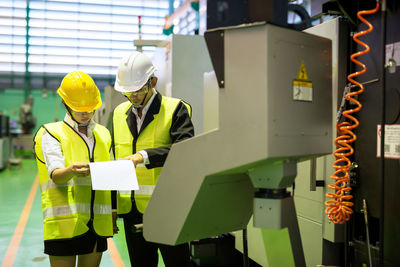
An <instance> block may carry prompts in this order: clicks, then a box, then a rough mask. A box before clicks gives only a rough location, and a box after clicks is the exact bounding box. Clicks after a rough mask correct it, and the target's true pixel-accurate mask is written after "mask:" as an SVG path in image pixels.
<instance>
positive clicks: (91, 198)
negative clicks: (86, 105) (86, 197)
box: [63, 121, 96, 231]
mask: <svg viewBox="0 0 400 267" xmlns="http://www.w3.org/2000/svg"><path fill="white" fill-rule="evenodd" d="M63 122H64V123H65V124H66V125H67V126H68V127H69V128H71V129H72V131H74V132H75V133H76V134H77V135H78V136H79V137H80V138H81V139H82V141H83V143H84V144H85V145H86V148H87V151H88V154H89V161H90V162H94V148H95V147H96V136H95V134H94V129H93V133H92V134H93V140H94V142H93V150H92V156H90V149H89V146H88V144H87V143H86V142H85V139H83V137H82V136H81V135H80V134H79V133H78V132H77V131H75V129H74V128H73V127H71V125H69V124H68V123H66V122H65V121H63ZM94 197H95V191H94V190H93V189H92V192H91V197H90V219H89V223H88V225H90V224H92V225H93V217H94V214H93V206H94ZM93 231H94V228H93Z"/></svg>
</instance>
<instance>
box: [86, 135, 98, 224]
mask: <svg viewBox="0 0 400 267" xmlns="http://www.w3.org/2000/svg"><path fill="white" fill-rule="evenodd" d="M92 134H93V141H94V142H93V150H92V156H90V152H89V159H90V162H94V148H95V147H96V136H95V134H94V131H93V133H92ZM85 143H86V142H85ZM86 146H87V144H86ZM87 147H88V151H89V146H87ZM95 194H96V191H94V190H93V189H92V196H91V199H90V220H91V221H93V217H94V211H93V208H94V197H95ZM93 230H94V228H93Z"/></svg>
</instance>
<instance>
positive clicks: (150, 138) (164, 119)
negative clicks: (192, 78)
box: [113, 96, 190, 214]
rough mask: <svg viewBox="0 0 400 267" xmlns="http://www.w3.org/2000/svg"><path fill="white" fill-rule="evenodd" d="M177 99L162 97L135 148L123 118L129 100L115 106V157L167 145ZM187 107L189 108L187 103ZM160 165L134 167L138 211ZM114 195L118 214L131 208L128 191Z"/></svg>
mask: <svg viewBox="0 0 400 267" xmlns="http://www.w3.org/2000/svg"><path fill="white" fill-rule="evenodd" d="M180 102H181V100H180V99H176V98H170V97H164V96H163V97H162V100H161V106H160V110H159V113H158V114H154V117H153V120H152V121H151V122H150V123H149V124H148V125H147V126H146V128H144V129H143V130H142V131H141V133H140V135H139V137H138V139H137V140H136V148H135V150H134V149H133V147H132V144H133V141H134V140H133V136H132V134H131V132H130V130H129V127H128V124H127V122H126V119H127V116H128V115H127V113H128V112H131V110H130V108H131V103H130V102H129V101H127V102H124V103H122V104H120V105H119V106H117V107H116V108H115V110H114V116H113V129H114V145H115V158H116V159H120V158H124V157H126V156H129V155H132V152H133V151H135V152H137V151H140V150H144V149H149V148H156V147H162V146H170V145H171V144H172V140H171V136H170V132H169V131H170V129H171V124H172V116H173V113H174V112H175V110H176V108H177V106H178V104H179V103H180ZM185 105H186V104H185ZM188 110H190V107H188ZM161 169H162V168H161V167H159V168H153V169H147V168H146V167H137V168H136V175H137V177H138V182H139V190H138V191H135V193H134V195H135V203H136V207H137V209H138V211H140V212H141V213H144V211H145V210H146V207H147V204H148V202H149V200H150V197H151V195H152V193H153V190H154V187H155V185H156V183H157V180H158V177H159V175H160V172H161ZM117 196H118V197H117V208H118V214H126V213H129V212H130V211H131V209H132V202H131V194H130V192H126V191H120V192H118V195H117Z"/></svg>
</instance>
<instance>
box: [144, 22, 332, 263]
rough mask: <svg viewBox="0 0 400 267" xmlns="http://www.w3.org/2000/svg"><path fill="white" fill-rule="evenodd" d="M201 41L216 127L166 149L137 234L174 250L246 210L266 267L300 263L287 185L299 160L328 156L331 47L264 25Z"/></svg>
mask: <svg viewBox="0 0 400 267" xmlns="http://www.w3.org/2000/svg"><path fill="white" fill-rule="evenodd" d="M205 38H206V41H207V45H208V47H209V52H210V56H211V59H212V62H213V66H214V70H215V72H216V77H217V81H218V85H219V87H220V91H219V115H220V116H219V128H218V129H216V130H214V131H211V132H208V133H204V134H202V135H199V136H196V137H194V138H192V139H189V140H185V141H183V142H181V143H178V144H174V145H173V146H172V149H171V151H170V154H169V156H168V158H167V161H166V163H165V167H164V169H163V171H162V173H161V176H160V178H159V181H158V184H157V187H156V188H155V191H154V193H153V196H152V198H151V200H150V203H149V206H148V208H147V210H146V212H145V214H144V236H145V238H146V239H147V240H150V241H154V242H159V243H165V244H180V243H184V242H188V241H191V240H196V239H201V238H204V237H209V236H213V235H217V234H221V233H226V232H230V231H235V230H239V229H243V228H245V227H246V226H247V223H248V221H249V219H250V216H251V215H252V214H254V223H255V226H257V227H260V228H262V229H263V238H264V242H265V248H266V254H267V257H268V262H269V266H306V265H305V260H304V255H303V249H302V244H301V240H300V234H299V229H298V223H297V217H296V212H295V207H294V203H293V196H292V195H291V194H290V193H289V192H288V190H287V188H288V187H290V186H292V184H293V182H294V179H295V177H296V175H297V163H298V162H301V161H304V160H308V159H310V158H312V157H316V156H320V155H324V154H329V153H331V152H332V145H331V140H332V92H331V91H332V81H331V74H332V68H331V55H332V53H331V41H330V40H328V39H325V38H322V37H318V36H315V35H311V34H307V33H303V32H299V31H295V30H290V29H287V28H282V27H279V26H275V25H272V24H266V23H254V24H251V25H243V26H236V27H227V28H221V29H217V30H210V31H208V32H206V34H205ZM244 48H245V49H244ZM311 61H312V62H313V63H312V64H311ZM161 218H162V221H163V223H162V224H160V219H161ZM277 248H278V250H277ZM276 251H278V252H279V253H276Z"/></svg>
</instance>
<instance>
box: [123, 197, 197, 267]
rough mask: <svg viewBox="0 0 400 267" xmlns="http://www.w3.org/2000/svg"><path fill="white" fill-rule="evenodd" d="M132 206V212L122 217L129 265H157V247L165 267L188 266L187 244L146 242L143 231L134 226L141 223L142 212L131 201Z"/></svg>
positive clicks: (135, 266)
mask: <svg viewBox="0 0 400 267" xmlns="http://www.w3.org/2000/svg"><path fill="white" fill-rule="evenodd" d="M132 206H133V207H132V212H131V213H130V214H129V215H128V216H126V217H124V228H125V238H126V244H127V247H128V252H129V259H130V261H131V265H132V266H133V267H157V265H158V249H160V252H161V255H162V257H163V261H164V264H165V267H189V266H190V252H189V244H187V243H186V244H181V245H177V246H169V245H163V244H158V243H153V242H147V241H146V240H145V239H144V237H143V232H142V231H141V230H138V229H136V227H135V224H140V223H142V221H143V219H142V214H141V213H140V212H139V211H137V209H136V207H135V203H132Z"/></svg>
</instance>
